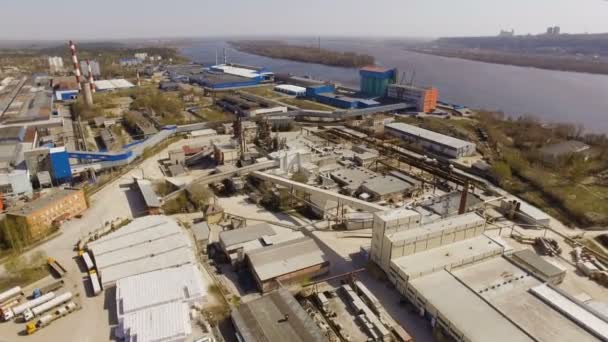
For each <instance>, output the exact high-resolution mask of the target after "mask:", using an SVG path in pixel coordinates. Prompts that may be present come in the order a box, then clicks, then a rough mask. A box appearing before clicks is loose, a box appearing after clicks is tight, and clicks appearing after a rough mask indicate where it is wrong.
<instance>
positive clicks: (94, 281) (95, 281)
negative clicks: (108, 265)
mask: <svg viewBox="0 0 608 342" xmlns="http://www.w3.org/2000/svg"><path fill="white" fill-rule="evenodd" d="M89 278H90V280H91V287H92V288H93V294H94V295H95V296H97V295H98V294H99V293H101V284H100V283H99V277H98V276H97V272H95V271H94V270H93V271H90V272H89Z"/></svg>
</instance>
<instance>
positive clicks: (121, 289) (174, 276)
mask: <svg viewBox="0 0 608 342" xmlns="http://www.w3.org/2000/svg"><path fill="white" fill-rule="evenodd" d="M208 285H209V284H207V283H206V282H205V281H204V280H203V274H202V273H201V271H200V270H199V269H198V268H197V267H196V266H194V265H186V266H181V267H174V268H170V269H166V270H158V271H153V272H148V273H144V274H139V275H135V276H131V277H126V278H123V279H120V280H118V281H117V282H116V311H117V316H118V318H119V320H121V319H122V318H123V317H125V316H126V315H129V314H132V313H135V312H137V311H140V310H145V309H147V308H150V307H153V306H158V305H162V304H166V303H171V302H181V303H186V304H188V305H189V306H192V305H194V304H196V303H199V304H200V303H203V302H205V301H206V300H207V299H206V298H207V287H208Z"/></svg>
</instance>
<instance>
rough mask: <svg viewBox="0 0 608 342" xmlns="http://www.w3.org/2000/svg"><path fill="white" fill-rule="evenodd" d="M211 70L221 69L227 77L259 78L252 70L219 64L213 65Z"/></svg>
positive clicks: (257, 72) (256, 72)
mask: <svg viewBox="0 0 608 342" xmlns="http://www.w3.org/2000/svg"><path fill="white" fill-rule="evenodd" d="M213 68H215V69H221V70H222V71H223V72H224V73H226V74H229V75H235V76H241V77H247V78H255V77H258V76H260V72H259V71H257V70H252V69H245V68H238V67H234V66H230V65H225V64H219V65H214V66H213Z"/></svg>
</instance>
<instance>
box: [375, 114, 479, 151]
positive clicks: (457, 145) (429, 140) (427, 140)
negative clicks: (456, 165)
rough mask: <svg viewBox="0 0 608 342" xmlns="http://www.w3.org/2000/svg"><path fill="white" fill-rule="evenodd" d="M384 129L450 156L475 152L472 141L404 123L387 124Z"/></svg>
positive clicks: (424, 147) (425, 147)
mask: <svg viewBox="0 0 608 342" xmlns="http://www.w3.org/2000/svg"><path fill="white" fill-rule="evenodd" d="M385 131H386V133H388V134H391V135H393V136H396V137H399V138H401V139H403V140H406V141H407V142H409V143H412V144H414V145H417V146H419V147H421V148H423V149H425V150H428V151H430V152H433V153H439V154H443V155H446V156H449V157H452V158H461V157H468V156H471V155H473V154H474V153H475V148H476V146H475V144H474V143H472V142H468V141H464V140H460V139H457V138H454V137H450V136H448V135H444V134H440V133H437V132H433V131H429V130H427V129H423V128H420V127H417V126H413V125H408V124H405V123H400V122H398V123H391V124H388V125H386V127H385Z"/></svg>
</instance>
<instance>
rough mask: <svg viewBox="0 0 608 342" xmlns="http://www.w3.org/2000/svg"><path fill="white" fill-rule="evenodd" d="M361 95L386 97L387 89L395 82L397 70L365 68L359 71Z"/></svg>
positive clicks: (375, 67)
mask: <svg viewBox="0 0 608 342" xmlns="http://www.w3.org/2000/svg"><path fill="white" fill-rule="evenodd" d="M359 76H361V93H363V94H365V95H368V96H377V97H383V96H386V91H387V88H388V86H389V85H390V84H393V83H395V82H396V81H397V69H390V68H384V67H380V66H367V67H364V68H361V69H360V70H359Z"/></svg>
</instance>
